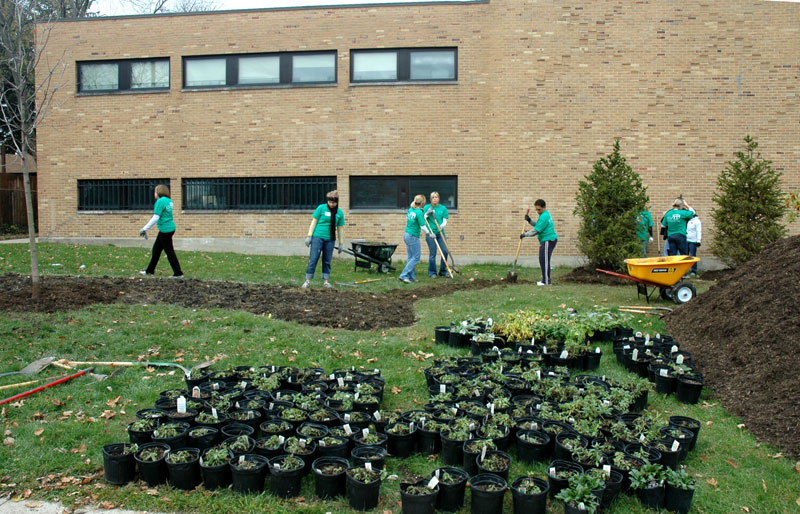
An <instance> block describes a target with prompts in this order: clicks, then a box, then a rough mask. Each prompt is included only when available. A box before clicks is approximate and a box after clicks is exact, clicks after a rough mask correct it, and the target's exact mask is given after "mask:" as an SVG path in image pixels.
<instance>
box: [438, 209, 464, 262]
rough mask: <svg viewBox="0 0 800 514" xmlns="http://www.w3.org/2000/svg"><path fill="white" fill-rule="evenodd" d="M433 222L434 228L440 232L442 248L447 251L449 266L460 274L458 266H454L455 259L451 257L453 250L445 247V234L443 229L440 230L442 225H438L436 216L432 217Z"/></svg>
mask: <svg viewBox="0 0 800 514" xmlns="http://www.w3.org/2000/svg"><path fill="white" fill-rule="evenodd" d="M433 222H434V223H436V228H437V229H438V230H439V233H440V234H442V241H443V242H444V249H445V251H447V256H448V257H449V258H450V267H451V268H452V269H453V271H455V272H456V273H459V274H460V273H461V271H459V270H458V268H456V260H455V258H454V257H453V252H451V251H450V248H448V247H447V236H446V235H444V230H442V227H440V226H439V220H437V219H436V216H434V217H433Z"/></svg>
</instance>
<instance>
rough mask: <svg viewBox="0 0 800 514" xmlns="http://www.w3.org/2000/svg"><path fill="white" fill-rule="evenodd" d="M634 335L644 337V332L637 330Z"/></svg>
mask: <svg viewBox="0 0 800 514" xmlns="http://www.w3.org/2000/svg"><path fill="white" fill-rule="evenodd" d="M634 336H636V337H642V333H641V332H636V333H635V334H634Z"/></svg>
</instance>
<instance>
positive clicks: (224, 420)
mask: <svg viewBox="0 0 800 514" xmlns="http://www.w3.org/2000/svg"><path fill="white" fill-rule="evenodd" d="M194 422H195V423H196V424H197V425H200V426H207V427H213V428H216V429H217V430H220V429H222V427H224V426H225V425H227V424H228V415H227V414H225V413H221V412H215V411H212V412H206V411H203V412H200V413H198V414H197V417H195V418H194Z"/></svg>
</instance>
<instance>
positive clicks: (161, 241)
mask: <svg viewBox="0 0 800 514" xmlns="http://www.w3.org/2000/svg"><path fill="white" fill-rule="evenodd" d="M173 235H175V232H174V231H173V232H159V233H158V236H157V237H156V242H155V243H153V256H152V257H151V258H150V264H149V265H148V266H147V270H146V272H147V274H148V275H152V274H153V273H155V272H156V266H158V259H159V258H160V257H161V250H164V253H166V254H167V260H169V265H170V266H172V274H173V275H174V276H176V277H177V276H180V275H183V271H181V263H179V262H178V256H177V255H175V248H174V247H173V246H172V236H173Z"/></svg>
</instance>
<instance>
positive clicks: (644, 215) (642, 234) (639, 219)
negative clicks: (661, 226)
mask: <svg viewBox="0 0 800 514" xmlns="http://www.w3.org/2000/svg"><path fill="white" fill-rule="evenodd" d="M652 226H653V217H652V216H650V212H649V211H641V212H640V213H639V214H638V215H637V216H636V234H637V235H638V236H639V240H640V241H647V240H648V239H650V230H649V229H650V228H651V227H652Z"/></svg>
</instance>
